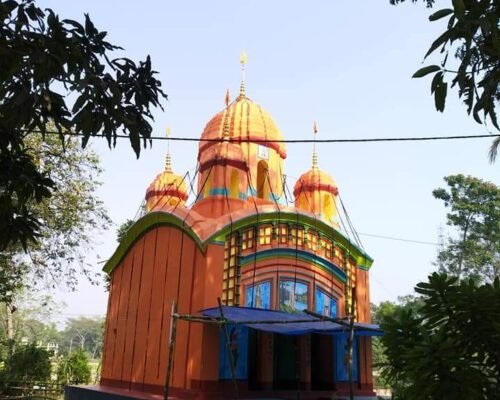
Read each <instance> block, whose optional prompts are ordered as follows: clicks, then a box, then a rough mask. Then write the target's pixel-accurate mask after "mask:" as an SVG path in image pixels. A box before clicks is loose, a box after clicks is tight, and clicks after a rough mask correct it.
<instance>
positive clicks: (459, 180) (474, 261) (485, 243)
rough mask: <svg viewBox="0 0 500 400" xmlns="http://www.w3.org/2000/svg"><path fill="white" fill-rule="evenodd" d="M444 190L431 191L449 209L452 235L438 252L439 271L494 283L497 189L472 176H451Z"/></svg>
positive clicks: (499, 228)
mask: <svg viewBox="0 0 500 400" xmlns="http://www.w3.org/2000/svg"><path fill="white" fill-rule="evenodd" d="M444 180H445V182H446V183H447V185H448V187H447V188H438V189H436V190H434V191H433V192H432V194H433V195H434V197H435V198H436V199H439V200H442V201H443V202H444V205H445V207H446V208H448V209H449V212H448V214H447V215H446V219H447V225H448V226H450V227H452V228H453V231H454V232H453V234H452V235H451V236H450V237H448V238H447V242H446V243H445V245H444V247H443V248H442V249H440V250H439V253H438V257H437V263H436V264H437V265H438V266H439V270H440V271H443V272H446V273H448V274H450V275H453V276H457V277H458V278H462V277H473V278H475V279H479V280H481V281H490V282H491V281H493V280H494V279H495V278H496V277H499V276H500V188H499V187H498V186H496V185H495V184H494V183H491V182H485V181H483V180H481V179H478V178H474V177H472V176H464V175H450V176H447V177H445V178H444Z"/></svg>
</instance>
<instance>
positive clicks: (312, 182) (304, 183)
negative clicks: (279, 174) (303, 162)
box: [293, 167, 339, 197]
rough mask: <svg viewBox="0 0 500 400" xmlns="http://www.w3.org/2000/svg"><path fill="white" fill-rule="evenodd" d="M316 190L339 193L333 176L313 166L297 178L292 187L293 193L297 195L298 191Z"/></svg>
mask: <svg viewBox="0 0 500 400" xmlns="http://www.w3.org/2000/svg"><path fill="white" fill-rule="evenodd" d="M316 190H321V191H326V192H329V193H331V194H333V195H334V196H337V195H338V193H339V190H338V187H337V184H336V183H335V181H334V180H333V178H332V177H331V176H330V175H328V174H327V173H326V172H324V171H321V170H320V169H319V168H317V167H313V168H311V169H310V170H309V171H307V172H305V173H303V174H302V175H301V176H300V178H299V179H297V182H296V183H295V186H294V187H293V195H294V196H295V197H297V196H298V195H299V194H300V192H311V191H316Z"/></svg>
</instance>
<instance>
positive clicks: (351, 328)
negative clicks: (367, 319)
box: [347, 287, 356, 400]
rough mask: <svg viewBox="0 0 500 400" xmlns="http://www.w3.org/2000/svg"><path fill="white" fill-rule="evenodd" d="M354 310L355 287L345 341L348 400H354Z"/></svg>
mask: <svg viewBox="0 0 500 400" xmlns="http://www.w3.org/2000/svg"><path fill="white" fill-rule="evenodd" d="M355 310H356V288H355V287H353V288H352V293H351V316H350V317H351V320H350V321H349V339H348V341H347V352H348V357H349V400H354V371H353V359H352V353H353V351H352V349H353V347H354V314H355Z"/></svg>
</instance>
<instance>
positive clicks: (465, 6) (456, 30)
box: [390, 0, 500, 161]
mask: <svg viewBox="0 0 500 400" xmlns="http://www.w3.org/2000/svg"><path fill="white" fill-rule="evenodd" d="M404 1H405V0H390V2H391V4H398V3H403V2H404ZM417 1H418V0H412V2H413V3H416V2H417ZM424 1H425V3H426V4H427V6H428V7H432V6H433V5H434V3H435V1H434V0H424ZM451 3H452V4H451V6H450V8H444V9H441V10H439V11H436V12H434V13H433V14H432V15H431V16H430V17H429V20H430V21H438V20H441V19H442V18H448V24H447V27H446V30H445V31H444V32H443V33H442V34H441V35H440V36H439V37H438V38H436V40H434V42H433V43H432V45H431V46H430V48H429V50H428V51H427V54H426V55H425V57H424V58H427V57H428V56H430V55H431V54H435V52H436V51H437V50H438V49H439V52H440V54H441V61H440V63H439V65H428V66H426V67H423V68H421V69H419V70H418V71H417V72H415V74H414V75H413V77H414V78H421V77H423V76H426V75H428V74H432V73H433V74H434V77H433V79H432V83H431V92H432V93H433V94H434V101H435V105H436V110H438V111H441V112H443V111H444V108H445V102H446V96H447V91H448V81H447V80H446V79H445V78H446V77H451V87H455V86H456V87H458V96H459V98H461V99H463V102H464V103H465V105H466V107H467V113H468V114H469V115H470V114H472V116H473V117H474V120H475V121H476V122H478V123H484V122H486V121H490V122H491V123H492V124H493V126H494V127H495V128H496V129H497V130H498V129H499V125H498V121H497V116H496V107H497V105H498V102H499V100H500V84H499V82H500V26H499V24H498V16H499V15H500V3H499V2H498V1H494V0H451ZM450 53H451V56H452V57H448V56H449V55H450ZM450 64H451V65H450ZM499 145H500V137H497V138H496V139H495V140H494V141H493V144H492V146H491V148H490V160H491V161H494V160H495V157H496V155H497V149H498V146H499Z"/></svg>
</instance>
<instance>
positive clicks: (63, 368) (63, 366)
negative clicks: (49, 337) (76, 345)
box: [57, 349, 91, 385]
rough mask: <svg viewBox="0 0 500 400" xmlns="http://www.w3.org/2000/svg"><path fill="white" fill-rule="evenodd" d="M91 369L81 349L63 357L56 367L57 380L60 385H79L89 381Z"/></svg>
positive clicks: (85, 354)
mask: <svg viewBox="0 0 500 400" xmlns="http://www.w3.org/2000/svg"><path fill="white" fill-rule="evenodd" d="M90 376H91V370H90V364H89V358H88V356H87V353H85V352H84V351H83V350H81V349H77V350H75V351H72V352H71V353H70V354H69V355H67V356H66V357H64V358H63V359H62V360H61V361H60V362H59V366H58V368H57V380H58V381H59V383H61V384H62V385H68V384H70V385H79V384H85V383H89V382H90Z"/></svg>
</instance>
